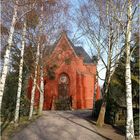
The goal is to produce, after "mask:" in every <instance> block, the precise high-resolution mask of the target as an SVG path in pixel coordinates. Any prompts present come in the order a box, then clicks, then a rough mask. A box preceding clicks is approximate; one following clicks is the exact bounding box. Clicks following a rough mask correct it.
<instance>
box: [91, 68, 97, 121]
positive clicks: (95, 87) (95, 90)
mask: <svg viewBox="0 0 140 140" xmlns="http://www.w3.org/2000/svg"><path fill="white" fill-rule="evenodd" d="M97 86H98V74H97V68H96V76H95V84H94V96H93V108H92V118H94V111H95V102H96V95H97V94H96V93H97Z"/></svg>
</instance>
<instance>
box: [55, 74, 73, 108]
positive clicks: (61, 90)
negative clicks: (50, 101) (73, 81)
mask: <svg viewBox="0 0 140 140" xmlns="http://www.w3.org/2000/svg"><path fill="white" fill-rule="evenodd" d="M70 107H71V100H70V97H69V77H68V76H67V75H66V74H61V75H60V78H59V82H58V100H57V102H56V109H57V110H70Z"/></svg>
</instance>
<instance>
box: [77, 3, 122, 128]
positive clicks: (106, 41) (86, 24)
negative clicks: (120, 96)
mask: <svg viewBox="0 0 140 140" xmlns="http://www.w3.org/2000/svg"><path fill="white" fill-rule="evenodd" d="M88 2H89V3H88ZM88 2H87V3H84V4H83V5H82V6H81V7H80V10H79V11H80V12H78V14H79V15H80V16H79V23H80V24H79V25H80V28H81V29H82V32H83V34H85V35H86V36H87V38H88V40H89V41H90V43H91V45H93V47H94V48H95V49H94V50H95V51H96V52H97V54H98V55H99V58H100V59H99V61H101V62H102V64H103V65H104V69H106V73H105V78H104V79H103V78H101V77H100V73H99V75H98V78H100V79H101V80H104V85H103V90H102V95H103V102H102V106H101V110H100V113H99V117H98V120H97V125H99V126H102V125H103V124H104V118H105V112H106V97H107V95H108V89H109V85H110V80H111V77H112V75H113V73H114V71H115V68H116V66H117V63H118V60H119V57H120V56H121V54H122V52H124V49H123V45H120V44H121V42H122V40H123V37H122V36H123V29H124V27H122V24H123V22H122V23H120V22H118V21H117V20H116V19H120V20H122V17H123V16H122V15H123V14H122V12H123V10H124V8H122V11H119V8H118V7H119V6H118V7H117V5H118V4H119V3H116V2H115V1H109V0H108V1H106V2H104V1H91V0H89V1H88ZM124 5H125V2H124V3H122V7H123V6H124ZM118 17H119V18H118ZM122 21H123V20H122ZM98 50H99V51H98ZM102 69H103V68H102ZM93 102H94V101H93Z"/></svg>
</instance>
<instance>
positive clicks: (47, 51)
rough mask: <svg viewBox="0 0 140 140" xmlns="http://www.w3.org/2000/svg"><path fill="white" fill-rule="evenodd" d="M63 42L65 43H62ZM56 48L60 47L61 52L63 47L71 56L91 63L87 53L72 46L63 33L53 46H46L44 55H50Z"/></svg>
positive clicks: (80, 48)
mask: <svg viewBox="0 0 140 140" xmlns="http://www.w3.org/2000/svg"><path fill="white" fill-rule="evenodd" d="M64 42H65V43H64ZM58 47H61V49H62V50H65V47H69V49H71V51H72V52H73V54H74V55H75V56H76V57H83V62H84V63H88V64H89V63H93V62H92V59H91V58H90V56H89V55H88V54H87V52H86V51H85V50H84V48H83V47H76V46H74V45H73V43H72V42H71V40H70V39H69V38H68V36H67V35H66V33H65V32H63V33H61V36H60V37H59V39H58V40H57V41H56V42H55V43H54V45H50V46H47V47H46V49H45V52H44V53H45V54H47V55H48V54H49V55H50V54H52V53H53V52H55V51H57V50H58Z"/></svg>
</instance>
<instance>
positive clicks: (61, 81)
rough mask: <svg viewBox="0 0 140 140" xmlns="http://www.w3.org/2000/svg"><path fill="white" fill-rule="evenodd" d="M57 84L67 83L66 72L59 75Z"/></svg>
mask: <svg viewBox="0 0 140 140" xmlns="http://www.w3.org/2000/svg"><path fill="white" fill-rule="evenodd" d="M59 84H69V78H68V76H67V75H66V74H62V75H61V76H60V79H59Z"/></svg>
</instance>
